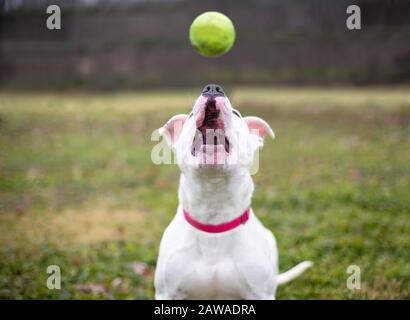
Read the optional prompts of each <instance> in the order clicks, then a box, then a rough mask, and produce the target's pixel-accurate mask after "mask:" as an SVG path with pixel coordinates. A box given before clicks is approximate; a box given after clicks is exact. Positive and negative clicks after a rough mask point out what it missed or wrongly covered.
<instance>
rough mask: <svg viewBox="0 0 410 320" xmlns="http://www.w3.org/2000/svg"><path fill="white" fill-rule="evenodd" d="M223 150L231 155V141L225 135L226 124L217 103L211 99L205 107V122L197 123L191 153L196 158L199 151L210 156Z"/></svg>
mask: <svg viewBox="0 0 410 320" xmlns="http://www.w3.org/2000/svg"><path fill="white" fill-rule="evenodd" d="M222 150H225V152H226V153H229V139H228V138H227V137H226V135H225V124H224V122H223V120H222V119H221V117H220V110H218V109H217V108H216V101H215V99H213V98H210V99H208V100H207V102H206V105H205V115H204V118H203V120H202V121H200V123H197V130H196V134H195V137H194V140H193V142H192V148H191V153H192V155H193V156H196V155H197V154H198V151H203V152H206V153H208V154H209V153H217V152H218V151H222Z"/></svg>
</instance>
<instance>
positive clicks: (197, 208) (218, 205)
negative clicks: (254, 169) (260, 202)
mask: <svg viewBox="0 0 410 320" xmlns="http://www.w3.org/2000/svg"><path fill="white" fill-rule="evenodd" d="M253 189H254V185H253V181H252V178H251V176H250V174H249V173H247V174H243V173H236V174H235V173H232V174H223V175H215V174H210V173H209V172H208V173H204V172H201V173H197V172H194V173H182V174H181V179H180V185H179V199H180V204H181V205H182V206H183V207H184V208H185V209H186V210H187V211H188V212H189V214H190V215H191V216H192V217H193V218H194V219H196V220H198V221H199V222H201V223H205V224H220V223H224V222H228V221H231V220H233V219H235V218H237V217H238V216H240V215H241V214H242V213H244V211H245V210H246V209H247V208H248V207H249V206H250V205H251V198H252V193H253Z"/></svg>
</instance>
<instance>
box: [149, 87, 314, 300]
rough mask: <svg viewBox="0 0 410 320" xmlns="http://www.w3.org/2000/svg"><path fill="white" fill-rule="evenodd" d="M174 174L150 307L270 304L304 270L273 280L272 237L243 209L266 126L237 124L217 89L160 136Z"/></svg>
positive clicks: (268, 132)
mask: <svg viewBox="0 0 410 320" xmlns="http://www.w3.org/2000/svg"><path fill="white" fill-rule="evenodd" d="M160 134H162V135H163V136H164V137H165V138H166V140H167V142H168V143H169V144H170V146H171V148H172V149H173V150H174V151H175V154H176V157H177V160H178V165H179V167H180V169H181V172H182V173H181V178H180V186H179V207H178V210H177V214H176V216H175V217H174V219H173V220H172V222H171V223H170V225H169V226H168V227H167V229H166V230H165V233H164V235H163V238H162V240H161V245H160V250H159V257H158V263H157V269H156V272H155V289H156V293H155V298H156V299H274V298H275V292H276V288H277V286H278V285H280V284H283V283H286V282H288V281H290V280H292V279H294V278H295V277H297V276H299V275H300V274H301V273H302V272H304V271H305V270H306V269H307V268H309V267H310V266H311V262H309V261H304V262H302V263H300V264H298V265H297V266H295V267H293V268H292V269H291V270H289V271H287V272H285V273H282V274H278V250H277V246H276V240H275V238H274V236H273V234H272V233H271V232H270V231H269V230H267V229H266V228H265V227H264V226H263V225H262V224H261V222H260V221H259V220H258V219H257V218H256V216H255V215H254V213H253V211H252V209H251V198H252V193H253V189H254V184H253V182H252V179H251V175H250V173H249V172H250V171H249V170H250V169H251V167H252V164H253V161H254V155H255V151H257V150H258V149H259V148H261V147H262V146H263V139H264V138H265V136H270V137H272V138H274V133H273V131H272V129H271V128H270V127H269V125H268V124H267V123H266V122H265V121H264V120H262V119H260V118H257V117H244V118H243V117H242V116H241V115H240V114H239V112H238V111H237V110H235V109H233V108H232V106H231V103H230V101H229V100H228V98H227V97H226V96H225V94H224V92H223V91H222V89H221V87H220V86H218V85H207V86H206V87H205V89H204V91H203V92H202V94H201V95H200V96H199V98H198V99H197V101H196V103H195V105H194V107H193V110H192V112H191V114H189V115H176V116H174V117H172V118H171V119H170V120H169V121H168V122H167V123H166V124H165V126H164V127H162V128H161V129H160Z"/></svg>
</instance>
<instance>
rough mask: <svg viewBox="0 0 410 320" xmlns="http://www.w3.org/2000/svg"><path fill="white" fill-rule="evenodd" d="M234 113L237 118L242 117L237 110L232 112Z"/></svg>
mask: <svg viewBox="0 0 410 320" xmlns="http://www.w3.org/2000/svg"><path fill="white" fill-rule="evenodd" d="M232 113H233V114H234V115H236V116H237V117H239V118H240V117H241V115H240V114H239V112H238V111H236V110H232Z"/></svg>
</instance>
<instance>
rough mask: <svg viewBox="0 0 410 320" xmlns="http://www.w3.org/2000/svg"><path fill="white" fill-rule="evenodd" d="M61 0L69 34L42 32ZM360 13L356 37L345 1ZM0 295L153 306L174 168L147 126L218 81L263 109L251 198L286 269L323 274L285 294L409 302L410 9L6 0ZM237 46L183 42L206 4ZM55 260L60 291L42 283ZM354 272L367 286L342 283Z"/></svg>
mask: <svg viewBox="0 0 410 320" xmlns="http://www.w3.org/2000/svg"><path fill="white" fill-rule="evenodd" d="M50 4H58V5H59V6H60V7H61V10H62V19H61V26H62V28H61V30H48V29H47V28H46V19H47V17H48V16H49V15H48V14H47V13H46V8H47V6H48V5H50ZM350 4H355V5H358V6H359V7H360V9H361V15H362V18H361V22H362V29H361V30H348V29H347V28H346V19H347V16H348V15H347V14H346V8H347V6H348V5H350ZM0 9H1V14H0V298H1V299H74V298H76V299H152V298H153V293H154V290H153V275H154V271H155V264H156V258H157V253H158V246H159V241H160V238H161V235H162V233H163V231H164V229H165V227H166V226H167V224H168V223H169V222H170V220H171V219H172V217H173V215H174V213H175V210H176V206H177V204H178V200H177V187H178V177H179V171H178V168H177V167H176V166H175V165H162V166H157V165H154V164H153V163H152V162H151V149H152V147H153V146H154V144H155V142H152V141H151V133H152V132H153V130H155V129H156V128H159V127H161V126H162V125H163V124H164V123H165V122H166V121H167V120H168V119H169V118H170V117H171V116H173V115H174V114H177V113H188V112H189V111H190V108H191V107H192V104H193V102H194V101H195V99H196V97H197V96H198V95H199V93H200V91H201V89H202V87H203V86H204V85H206V84H208V83H218V84H220V85H222V87H223V88H224V89H225V91H226V92H227V94H228V96H229V98H230V100H231V101H232V103H233V105H235V107H236V108H238V109H239V110H240V111H241V113H242V114H243V115H257V116H260V117H262V118H264V119H265V120H266V121H267V122H268V123H269V124H270V125H271V126H272V128H273V130H274V131H275V133H276V136H277V139H276V140H275V141H266V144H265V147H264V149H263V150H262V152H261V154H260V166H259V167H260V169H259V173H258V174H256V175H255V176H254V177H253V178H254V180H255V184H256V191H255V195H254V198H253V199H254V200H253V208H254V210H255V212H256V214H257V216H258V217H259V218H260V219H261V221H262V222H263V223H264V225H265V226H267V227H268V228H269V229H271V230H272V231H273V232H274V234H275V236H276V238H277V241H278V247H279V255H280V269H281V270H285V269H287V268H289V267H291V266H293V265H294V264H295V263H297V262H299V261H301V260H305V259H309V260H313V261H314V262H315V267H314V268H312V269H311V270H309V271H307V272H306V273H305V274H304V275H303V276H302V277H301V278H299V279H297V280H295V281H294V282H292V283H291V284H289V285H286V286H284V287H281V288H279V290H278V295H277V298H279V299H408V298H410V289H409V288H410V250H409V249H410V246H409V244H410V219H409V214H410V197H409V195H408V193H409V190H410V148H409V143H410V91H409V84H410V2H409V1H407V0H359V1H355V2H351V1H348V0H346V1H345V0H337V1H336V0H335V1H326V0H307V1H302V0H299V1H297V0H271V1H268V0H256V1H241V0H219V1H216V0H215V1H211V0H201V1H199V0H197V1H195V0H121V1H120V0H71V1H70V0H65V1H63V0H53V1H48V0H0ZM208 10H212V11H221V12H223V13H225V14H226V15H228V16H229V17H230V18H231V19H232V21H233V23H234V25H235V27H236V32H237V39H236V43H235V45H234V47H233V49H232V50H231V51H230V52H229V53H227V54H226V55H224V56H222V57H219V58H204V57H202V56H200V55H199V54H198V53H197V52H195V51H194V50H193V49H192V47H191V46H190V44H189V40H188V29H189V26H190V24H191V22H192V20H193V19H194V18H195V17H196V16H197V15H198V14H200V13H202V12H204V11H208ZM52 264H55V265H58V266H60V268H61V289H60V290H50V289H48V288H47V286H46V282H47V277H48V276H49V275H48V274H47V273H46V270H47V266H49V265H52ZM350 265H357V266H359V267H360V270H361V287H360V289H358V290H351V289H348V288H347V286H346V280H347V277H348V276H349V274H347V273H346V269H347V268H348V267H349V266H350Z"/></svg>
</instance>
